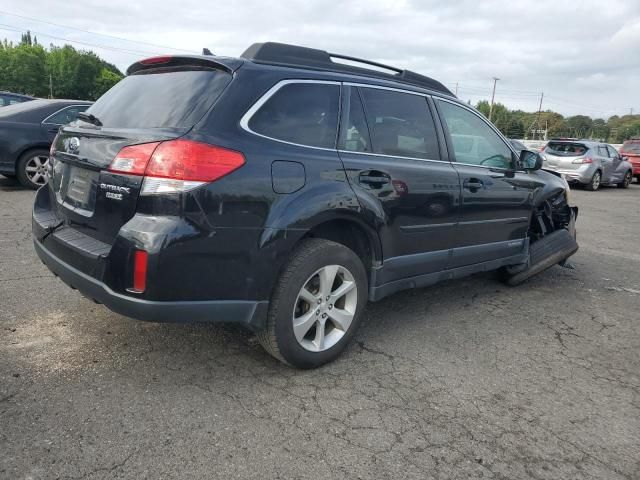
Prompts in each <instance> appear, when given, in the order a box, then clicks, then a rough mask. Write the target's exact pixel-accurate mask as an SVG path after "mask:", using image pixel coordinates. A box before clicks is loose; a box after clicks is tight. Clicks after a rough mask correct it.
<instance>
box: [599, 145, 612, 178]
mask: <svg viewBox="0 0 640 480" xmlns="http://www.w3.org/2000/svg"><path fill="white" fill-rule="evenodd" d="M595 150H596V151H597V155H598V158H599V159H600V165H601V166H602V181H603V182H604V183H608V182H611V181H612V180H613V178H614V176H615V165H614V159H613V158H611V157H610V156H609V151H608V150H607V146H606V145H598V146H597V147H596V148H595Z"/></svg>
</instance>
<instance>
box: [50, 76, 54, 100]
mask: <svg viewBox="0 0 640 480" xmlns="http://www.w3.org/2000/svg"><path fill="white" fill-rule="evenodd" d="M49 98H53V77H52V76H51V74H49Z"/></svg>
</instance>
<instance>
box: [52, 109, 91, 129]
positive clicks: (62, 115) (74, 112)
mask: <svg viewBox="0 0 640 480" xmlns="http://www.w3.org/2000/svg"><path fill="white" fill-rule="evenodd" d="M87 108H89V105H74V106H72V107H65V108H63V109H62V110H58V111H57V112H56V113H54V114H53V115H51V116H49V117H47V118H46V119H45V120H44V122H42V123H52V124H54V125H66V124H67V123H71V122H73V121H75V120H76V119H77V118H78V113H80V112H84V111H85V110H86V109H87Z"/></svg>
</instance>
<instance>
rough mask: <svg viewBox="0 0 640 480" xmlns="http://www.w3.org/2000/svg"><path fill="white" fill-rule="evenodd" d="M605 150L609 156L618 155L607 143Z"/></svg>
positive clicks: (614, 156)
mask: <svg viewBox="0 0 640 480" xmlns="http://www.w3.org/2000/svg"><path fill="white" fill-rule="evenodd" d="M607 150H609V156H610V157H611V158H616V157H617V156H618V152H617V151H616V149H615V148H613V147H612V146H611V145H607Z"/></svg>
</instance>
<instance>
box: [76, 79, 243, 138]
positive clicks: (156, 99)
mask: <svg viewBox="0 0 640 480" xmlns="http://www.w3.org/2000/svg"><path fill="white" fill-rule="evenodd" d="M230 80H231V76H230V75H229V74H227V73H225V72H220V71H217V70H179V71H175V70H174V71H172V70H170V71H165V70H150V71H144V70H143V71H142V72H140V73H139V74H135V75H131V76H128V77H125V78H124V79H123V80H121V81H120V82H118V83H117V84H116V85H115V86H114V87H113V88H111V90H109V91H108V92H107V93H105V94H104V95H103V96H102V97H100V98H99V99H98V101H96V103H95V104H94V105H93V106H92V107H91V109H89V113H92V114H93V115H95V116H96V117H98V118H99V119H100V121H101V122H102V124H103V125H104V126H105V127H120V128H154V127H178V128H180V127H183V128H188V127H192V126H193V125H194V124H195V123H196V122H198V120H200V119H201V118H202V116H203V115H204V114H205V113H206V112H207V110H209V108H211V106H212V105H213V103H214V102H215V101H216V100H217V99H218V97H219V96H220V94H221V93H222V90H223V89H224V87H226V86H227V84H228V83H229V81H230Z"/></svg>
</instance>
